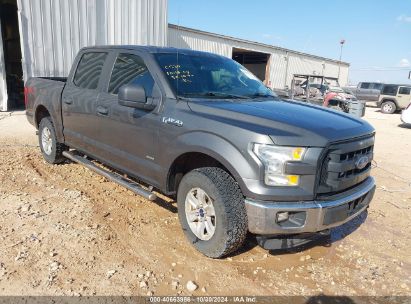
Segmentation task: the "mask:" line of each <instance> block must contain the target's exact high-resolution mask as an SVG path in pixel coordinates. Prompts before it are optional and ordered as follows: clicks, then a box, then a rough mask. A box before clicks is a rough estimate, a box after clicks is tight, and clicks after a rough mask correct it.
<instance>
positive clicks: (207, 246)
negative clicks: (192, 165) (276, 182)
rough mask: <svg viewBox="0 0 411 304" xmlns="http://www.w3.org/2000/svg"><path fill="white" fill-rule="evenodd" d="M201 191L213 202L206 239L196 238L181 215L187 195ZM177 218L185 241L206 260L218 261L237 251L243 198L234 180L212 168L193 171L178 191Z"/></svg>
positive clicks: (242, 232)
mask: <svg viewBox="0 0 411 304" xmlns="http://www.w3.org/2000/svg"><path fill="white" fill-rule="evenodd" d="M194 188H201V189H203V190H204V191H205V192H206V194H207V195H208V196H209V197H210V198H211V200H212V201H213V206H214V209H215V230H214V234H213V235H212V237H211V238H210V239H209V240H201V239H199V238H198V237H197V236H196V235H195V234H194V233H193V231H192V230H191V228H190V226H189V224H188V221H187V218H186V212H185V201H186V197H187V194H188V193H189V191H191V190H192V189H194ZM177 205H178V216H179V219H180V224H181V226H182V228H183V231H184V233H185V234H186V236H187V238H188V240H189V241H190V242H191V243H192V244H193V245H194V247H195V248H196V249H197V250H198V251H200V252H201V253H203V254H204V255H206V256H208V257H210V258H221V257H224V256H226V255H228V254H230V253H233V252H234V251H236V250H237V249H238V248H240V247H241V246H242V245H243V243H244V241H245V239H246V236H247V231H248V221H247V213H246V209H245V203H244V196H243V194H242V193H241V190H240V188H239V187H238V184H237V183H236V181H235V180H234V179H233V178H232V177H231V176H230V175H229V174H228V173H227V172H225V171H224V170H222V169H220V168H216V167H207V168H200V169H195V170H193V171H191V172H189V173H187V174H186V175H185V176H184V177H183V179H182V180H181V183H180V185H179V188H178V193H177Z"/></svg>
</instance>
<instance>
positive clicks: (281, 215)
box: [276, 212, 289, 223]
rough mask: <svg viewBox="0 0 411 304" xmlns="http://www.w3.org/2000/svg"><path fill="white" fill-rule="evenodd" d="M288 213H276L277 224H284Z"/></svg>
mask: <svg viewBox="0 0 411 304" xmlns="http://www.w3.org/2000/svg"><path fill="white" fill-rule="evenodd" d="M288 216H289V215H288V212H277V219H276V222H277V223H281V222H284V221H286V220H288Z"/></svg>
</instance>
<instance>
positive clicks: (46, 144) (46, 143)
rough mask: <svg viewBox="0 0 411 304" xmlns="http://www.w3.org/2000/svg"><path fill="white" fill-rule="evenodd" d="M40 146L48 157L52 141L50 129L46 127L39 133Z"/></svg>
mask: <svg viewBox="0 0 411 304" xmlns="http://www.w3.org/2000/svg"><path fill="white" fill-rule="evenodd" d="M41 145H42V147H43V151H44V153H46V154H47V155H50V154H51V151H52V147H53V140H52V139H51V132H50V129H49V128H47V127H45V128H44V129H43V131H42V132H41Z"/></svg>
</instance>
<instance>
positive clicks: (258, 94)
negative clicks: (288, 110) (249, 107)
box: [249, 93, 277, 98]
mask: <svg viewBox="0 0 411 304" xmlns="http://www.w3.org/2000/svg"><path fill="white" fill-rule="evenodd" d="M249 97H250V98H260V97H263V98H268V97H270V98H276V97H277V96H276V95H272V94H265V93H255V94H254V95H251V96H249Z"/></svg>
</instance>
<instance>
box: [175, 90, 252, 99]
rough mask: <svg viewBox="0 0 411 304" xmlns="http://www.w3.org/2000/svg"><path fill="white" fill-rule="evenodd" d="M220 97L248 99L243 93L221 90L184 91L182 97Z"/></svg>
mask: <svg viewBox="0 0 411 304" xmlns="http://www.w3.org/2000/svg"><path fill="white" fill-rule="evenodd" d="M190 96H192V97H220V98H230V99H249V98H250V97H248V96H244V95H235V94H226V93H221V92H211V91H210V92H206V93H184V94H182V97H190Z"/></svg>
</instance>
